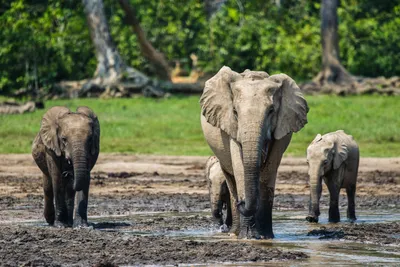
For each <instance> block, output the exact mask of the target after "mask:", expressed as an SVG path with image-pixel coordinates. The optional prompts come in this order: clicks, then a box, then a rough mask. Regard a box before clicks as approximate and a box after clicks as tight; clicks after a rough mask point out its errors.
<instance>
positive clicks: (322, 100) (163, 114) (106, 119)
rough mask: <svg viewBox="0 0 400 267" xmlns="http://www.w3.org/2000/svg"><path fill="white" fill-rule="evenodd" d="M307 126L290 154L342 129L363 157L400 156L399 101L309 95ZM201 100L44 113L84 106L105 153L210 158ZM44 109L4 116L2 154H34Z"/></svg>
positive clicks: (117, 103)
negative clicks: (97, 126)
mask: <svg viewBox="0 0 400 267" xmlns="http://www.w3.org/2000/svg"><path fill="white" fill-rule="evenodd" d="M306 98H307V101H308V104H309V106H310V112H309V113H308V121H309V123H308V124H307V125H306V126H305V127H304V128H303V129H302V130H301V131H300V132H299V133H296V134H294V135H293V138H292V142H291V144H290V146H289V148H288V150H287V152H286V155H292V156H304V155H305V151H306V148H307V146H308V144H309V143H310V142H311V141H312V140H313V139H314V137H315V135H316V134H317V133H321V134H324V133H327V132H331V131H336V130H338V129H343V130H345V131H346V132H347V133H350V134H352V135H353V136H354V138H355V139H356V141H357V142H358V143H359V145H360V151H361V155H362V156H364V157H366V156H377V157H394V156H400V127H399V126H400V116H398V114H396V112H395V111H397V113H398V112H399V111H400V108H399V104H400V101H399V100H400V98H399V97H387V96H351V97H345V98H343V97H337V96H307V97H306ZM198 99H199V97H198V96H191V97H178V96H176V97H172V98H169V99H149V98H143V97H139V98H131V99H108V100H105V99H76V100H54V101H48V102H46V109H48V108H50V107H51V106H55V105H64V106H67V107H69V108H71V109H72V110H75V109H76V107H78V106H82V105H86V106H89V107H91V108H92V109H93V110H94V111H95V112H96V114H97V115H98V117H99V120H100V125H101V152H129V153H138V154H165V155H210V154H211V150H210V149H209V148H208V145H207V144H206V142H205V141H204V138H203V134H202V131H201V127H200V119H199V117H200V115H199V114H200V106H199V103H198ZM44 113H45V110H38V111H35V112H33V113H29V114H23V115H7V116H5V115H0V137H1V143H0V153H30V149H31V143H32V140H33V138H34V137H35V135H36V134H37V132H38V131H39V128H40V120H41V117H42V116H43V114H44Z"/></svg>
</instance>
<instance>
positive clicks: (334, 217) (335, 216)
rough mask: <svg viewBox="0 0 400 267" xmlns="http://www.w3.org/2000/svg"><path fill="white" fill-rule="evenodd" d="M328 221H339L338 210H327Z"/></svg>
mask: <svg viewBox="0 0 400 267" xmlns="http://www.w3.org/2000/svg"><path fill="white" fill-rule="evenodd" d="M329 222H330V223H338V222H340V213H339V210H334V211H331V210H329Z"/></svg>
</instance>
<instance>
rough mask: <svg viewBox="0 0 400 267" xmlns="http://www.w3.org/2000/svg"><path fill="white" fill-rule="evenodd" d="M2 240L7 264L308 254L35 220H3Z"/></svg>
mask: <svg viewBox="0 0 400 267" xmlns="http://www.w3.org/2000/svg"><path fill="white" fill-rule="evenodd" d="M0 242H1V246H0V261H1V262H2V264H4V265H9V266H40V265H42V266H61V265H77V266H93V265H100V264H106V263H108V264H109V265H111V266H114V265H127V264H131V265H145V264H174V265H176V264H178V263H205V262H207V263H213V262H230V261H238V262H248V261H271V260H294V259H301V258H306V257H307V256H306V254H304V253H302V252H285V251H282V250H280V249H274V248H271V249H261V248H257V247H254V246H253V245H251V244H248V243H237V242H228V241H215V242H203V241H195V240H183V239H176V238H169V237H162V236H145V237H143V236H134V235H127V234H123V233H117V232H102V231H97V230H88V229H79V230H73V229H56V228H51V227H46V228H43V227H34V226H31V227H27V226H4V225H3V226H0Z"/></svg>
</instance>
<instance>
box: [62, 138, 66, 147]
mask: <svg viewBox="0 0 400 267" xmlns="http://www.w3.org/2000/svg"><path fill="white" fill-rule="evenodd" d="M61 141H62V142H63V144H64V145H65V144H66V143H67V138H66V137H61Z"/></svg>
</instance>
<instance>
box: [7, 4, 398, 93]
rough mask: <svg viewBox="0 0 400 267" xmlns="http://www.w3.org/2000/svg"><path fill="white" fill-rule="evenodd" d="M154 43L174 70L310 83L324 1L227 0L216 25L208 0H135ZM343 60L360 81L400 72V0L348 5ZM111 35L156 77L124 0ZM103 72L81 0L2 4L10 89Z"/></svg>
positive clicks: (343, 15) (342, 26) (110, 8)
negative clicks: (194, 60)
mask: <svg viewBox="0 0 400 267" xmlns="http://www.w3.org/2000/svg"><path fill="white" fill-rule="evenodd" d="M130 2H131V4H132V6H133V7H134V8H135V9H136V13H137V17H138V19H139V21H140V22H141V26H142V28H143V29H144V31H145V32H146V34H147V37H148V39H149V41H150V42H151V43H152V44H153V45H154V46H155V47H156V48H157V49H158V50H159V51H161V52H163V53H165V55H166V57H167V59H168V60H169V61H170V62H171V65H173V63H174V61H176V60H179V61H181V62H182V63H183V68H186V69H187V70H189V69H190V68H191V65H190V64H191V61H190V54H191V53H195V54H196V55H197V56H198V58H199V64H200V66H201V67H202V68H203V70H205V71H208V72H215V71H217V70H218V69H219V68H220V67H221V66H222V65H228V66H230V67H232V68H233V69H234V70H237V71H243V70H244V69H246V68H249V69H258V70H265V71H267V72H269V73H277V72H285V73H287V74H289V75H290V76H292V77H294V78H295V79H297V80H300V81H303V80H309V79H311V78H312V77H313V76H315V75H316V74H317V73H318V71H319V69H320V65H321V64H320V62H321V45H320V29H319V27H320V18H319V9H320V0H312V1H309V0H285V1H283V2H282V3H283V5H282V7H281V8H277V7H276V6H275V4H274V1H261V0H255V1H237V0H227V1H226V3H225V4H224V5H223V6H222V8H221V9H220V10H219V11H218V12H217V13H215V14H214V15H213V16H212V17H211V18H210V20H207V18H206V14H205V9H204V1H201V0H182V1H172V0H131V1H130ZM340 2H341V7H340V8H339V10H338V14H339V35H340V49H341V58H342V62H343V64H344V65H345V66H346V67H347V68H348V69H349V70H350V72H351V73H353V74H355V75H363V76H381V75H383V76H393V75H400V64H398V62H400V45H399V43H400V35H399V34H398V33H399V32H400V0H382V1H373V0H342V1H340ZM104 6H105V13H106V16H107V18H108V21H109V26H110V30H111V35H112V37H113V39H114V41H115V43H116V44H117V46H118V50H119V51H120V53H121V54H122V56H123V58H124V60H125V61H126V62H127V63H128V65H130V66H133V67H136V68H138V69H140V70H142V71H144V72H146V73H148V74H150V75H151V74H152V73H153V70H152V69H151V66H150V65H149V64H148V62H147V61H146V60H145V59H144V58H143V56H142V55H141V52H140V49H139V46H138V43H137V40H136V36H135V35H134V34H133V32H132V30H131V28H130V27H129V26H127V25H126V23H125V20H124V17H125V14H124V12H123V10H122V9H121V8H120V7H119V4H118V1H112V0H104ZM95 67H96V59H95V56H94V51H93V45H92V44H91V40H90V34H89V30H88V27H87V25H86V18H85V15H84V12H83V7H82V3H81V0H68V1H57V0H37V1H32V0H16V1H0V93H7V92H10V91H13V90H16V89H18V88H20V87H30V88H36V86H37V87H45V88H50V87H51V86H52V84H53V83H54V82H58V81H60V80H78V79H83V78H88V77H91V76H92V74H93V73H94V70H95Z"/></svg>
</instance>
